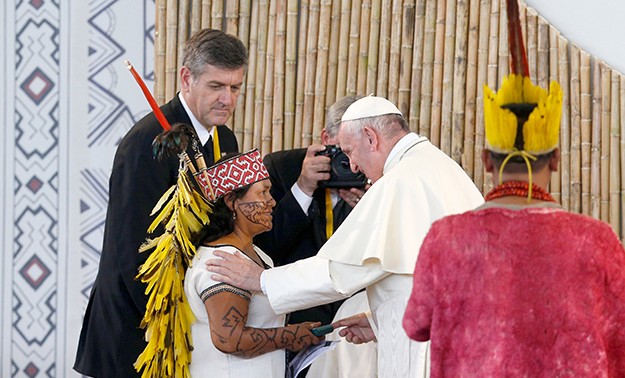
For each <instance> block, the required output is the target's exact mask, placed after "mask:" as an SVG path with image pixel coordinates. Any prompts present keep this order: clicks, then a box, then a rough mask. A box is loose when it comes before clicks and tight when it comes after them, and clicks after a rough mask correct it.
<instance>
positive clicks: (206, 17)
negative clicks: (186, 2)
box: [200, 0, 213, 29]
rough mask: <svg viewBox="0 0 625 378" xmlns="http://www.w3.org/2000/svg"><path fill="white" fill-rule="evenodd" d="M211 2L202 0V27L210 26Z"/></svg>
mask: <svg viewBox="0 0 625 378" xmlns="http://www.w3.org/2000/svg"><path fill="white" fill-rule="evenodd" d="M212 3H213V2H212V1H211V0H202V16H201V22H200V24H201V26H202V29H206V28H210V27H211V8H212V7H213V4H212Z"/></svg>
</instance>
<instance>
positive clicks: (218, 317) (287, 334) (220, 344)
mask: <svg viewBox="0 0 625 378" xmlns="http://www.w3.org/2000/svg"><path fill="white" fill-rule="evenodd" d="M221 285H225V284H220V286H221ZM228 286H229V285H228ZM228 289H229V290H217V291H213V292H214V294H213V295H210V296H204V295H203V296H202V297H203V299H204V306H205V307H206V312H207V314H208V319H209V323H210V330H211V339H212V341H213V344H214V345H215V347H216V348H217V349H219V350H220V351H222V352H224V353H229V354H235V355H238V356H241V357H255V356H259V355H261V354H264V353H267V352H272V351H274V350H276V349H288V350H290V351H294V352H297V351H299V350H301V349H303V348H304V347H306V346H308V345H310V344H318V343H319V341H320V339H319V338H317V337H316V336H314V335H313V334H312V333H310V329H311V328H314V327H315V326H318V324H317V323H300V324H291V325H288V326H285V327H277V328H252V327H248V326H246V322H247V316H248V308H249V301H250V296H249V293H247V292H245V291H242V290H241V289H238V288H235V287H232V286H229V288H228ZM237 290H239V291H241V293H238V292H237Z"/></svg>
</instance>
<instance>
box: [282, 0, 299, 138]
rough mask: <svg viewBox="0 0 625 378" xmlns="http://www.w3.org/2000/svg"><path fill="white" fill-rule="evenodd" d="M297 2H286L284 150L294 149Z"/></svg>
mask: <svg viewBox="0 0 625 378" xmlns="http://www.w3.org/2000/svg"><path fill="white" fill-rule="evenodd" d="M298 35H299V33H298V31H297V2H296V1H287V18H286V52H285V78H284V85H285V93H284V142H283V146H284V149H291V148H293V147H294V145H293V142H294V138H295V135H296V134H295V133H294V131H295V94H296V90H297V87H296V84H297V83H296V75H297V38H298V37H297V36H298Z"/></svg>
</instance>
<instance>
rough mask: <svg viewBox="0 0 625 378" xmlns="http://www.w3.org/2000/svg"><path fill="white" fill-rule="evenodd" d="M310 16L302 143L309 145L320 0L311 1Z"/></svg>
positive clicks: (310, 139)
mask: <svg viewBox="0 0 625 378" xmlns="http://www.w3.org/2000/svg"><path fill="white" fill-rule="evenodd" d="M308 12H309V16H308V33H307V34H308V40H307V41H306V76H305V78H306V79H305V83H304V114H303V120H302V142H301V143H302V145H303V146H308V145H310V144H311V143H312V139H313V121H314V112H315V108H314V105H315V74H316V72H315V70H316V68H317V43H318V42H317V39H318V34H319V12H320V5H319V0H313V1H311V3H310V7H309V11H308Z"/></svg>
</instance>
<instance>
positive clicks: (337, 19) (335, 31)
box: [313, 1, 349, 137]
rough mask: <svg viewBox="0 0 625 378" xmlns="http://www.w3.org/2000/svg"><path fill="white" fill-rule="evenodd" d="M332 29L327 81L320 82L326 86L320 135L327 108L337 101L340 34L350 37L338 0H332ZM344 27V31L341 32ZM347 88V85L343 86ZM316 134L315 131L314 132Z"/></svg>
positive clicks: (329, 42)
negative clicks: (342, 18)
mask: <svg viewBox="0 0 625 378" xmlns="http://www.w3.org/2000/svg"><path fill="white" fill-rule="evenodd" d="M330 4H331V7H330V29H329V30H328V55H327V61H328V64H327V70H328V71H327V76H326V82H325V83H320V84H322V85H323V86H324V94H325V95H324V105H325V107H324V111H323V118H322V119H315V126H317V127H319V137H320V136H321V130H323V127H324V125H325V113H326V112H325V109H327V108H328V107H330V105H332V104H334V102H335V101H336V90H337V87H338V84H337V81H338V80H339V78H338V69H339V59H340V58H339V54H340V52H339V51H340V47H339V46H340V45H339V36H341V37H345V38H347V37H349V35H347V32H346V31H347V28H348V27H349V21H347V22H346V23H345V24H344V25H342V23H341V15H342V9H341V3H339V2H338V1H330ZM341 29H342V32H341ZM343 50H344V52H343V54H346V52H347V49H346V48H343ZM343 60H344V61H347V55H344V57H343ZM343 88H345V87H343ZM313 134H314V133H313Z"/></svg>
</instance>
